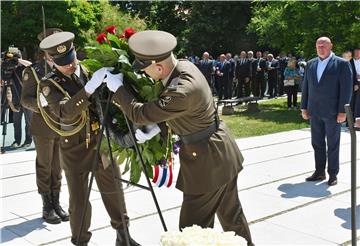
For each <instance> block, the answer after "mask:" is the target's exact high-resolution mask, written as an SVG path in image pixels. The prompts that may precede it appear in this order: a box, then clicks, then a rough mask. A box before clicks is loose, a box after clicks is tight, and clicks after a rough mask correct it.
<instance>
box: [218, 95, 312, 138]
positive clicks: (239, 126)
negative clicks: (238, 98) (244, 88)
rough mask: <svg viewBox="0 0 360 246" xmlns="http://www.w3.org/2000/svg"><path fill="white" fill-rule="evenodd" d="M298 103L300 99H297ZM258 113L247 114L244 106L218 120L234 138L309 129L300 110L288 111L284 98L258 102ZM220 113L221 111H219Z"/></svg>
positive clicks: (221, 116)
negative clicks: (222, 122)
mask: <svg viewBox="0 0 360 246" xmlns="http://www.w3.org/2000/svg"><path fill="white" fill-rule="evenodd" d="M298 102H300V99H299V98H298ZM259 108H260V112H258V113H247V112H245V110H246V105H241V106H237V107H235V114H233V115H221V112H219V115H220V118H221V119H222V120H224V121H225V123H226V125H227V126H228V128H230V130H231V131H232V133H233V135H234V136H235V138H243V137H252V136H260V135H265V134H270V133H276V132H283V131H290V130H295V129H301V128H306V127H309V122H307V121H305V120H303V119H302V117H301V112H300V110H297V111H294V110H291V111H288V109H287V104H286V98H278V99H271V100H268V101H264V102H259ZM219 111H221V110H219Z"/></svg>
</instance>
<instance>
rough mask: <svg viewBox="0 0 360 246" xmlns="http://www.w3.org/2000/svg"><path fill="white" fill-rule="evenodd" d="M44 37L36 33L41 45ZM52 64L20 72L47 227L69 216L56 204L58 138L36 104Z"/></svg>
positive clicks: (57, 195)
mask: <svg viewBox="0 0 360 246" xmlns="http://www.w3.org/2000/svg"><path fill="white" fill-rule="evenodd" d="M61 31H62V30H61V29H58V28H49V29H47V30H46V34H45V35H46V36H49V35H51V34H53V33H56V32H61ZM43 38H44V34H43V33H40V34H39V35H38V39H39V40H40V41H41V40H42V39H43ZM52 65H53V64H51V62H49V61H47V62H46V61H45V60H42V61H40V62H38V63H34V64H32V65H31V66H29V67H26V68H25V70H24V72H23V87H22V94H21V104H22V106H23V107H25V108H27V109H29V110H31V111H32V112H33V114H32V117H31V123H30V133H31V135H32V136H33V138H34V142H35V149H36V184H37V187H38V192H39V193H40V194H41V197H42V201H43V211H42V217H43V219H44V220H45V221H46V222H48V223H50V224H57V223H60V222H61V221H68V220H69V214H68V213H67V212H65V211H64V210H63V209H62V208H61V206H60V202H59V194H60V188H61V178H62V177H61V168H60V159H59V135H58V134H57V133H56V132H54V131H53V130H51V129H50V128H49V126H48V125H47V124H46V123H45V121H44V120H43V118H42V116H41V114H40V111H39V107H38V103H37V95H36V89H37V85H38V84H37V80H36V77H38V78H42V77H43V76H44V75H45V66H47V69H48V70H50V68H51V67H52Z"/></svg>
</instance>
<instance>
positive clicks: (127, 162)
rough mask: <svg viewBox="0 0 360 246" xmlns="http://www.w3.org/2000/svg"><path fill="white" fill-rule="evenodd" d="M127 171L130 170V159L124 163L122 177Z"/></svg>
mask: <svg viewBox="0 0 360 246" xmlns="http://www.w3.org/2000/svg"><path fill="white" fill-rule="evenodd" d="M129 170H130V158H127V159H126V163H125V168H124V171H123V172H122V175H124V174H125V173H127V172H128V171H129Z"/></svg>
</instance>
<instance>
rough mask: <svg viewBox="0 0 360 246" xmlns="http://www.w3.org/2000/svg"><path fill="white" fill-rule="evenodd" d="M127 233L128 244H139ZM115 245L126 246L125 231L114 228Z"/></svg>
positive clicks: (133, 245) (134, 245)
mask: <svg viewBox="0 0 360 246" xmlns="http://www.w3.org/2000/svg"><path fill="white" fill-rule="evenodd" d="M128 231H129V230H128ZM128 235H129V243H130V246H141V245H140V244H138V243H137V242H136V241H135V240H134V239H132V238H131V236H130V234H128ZM115 246H127V244H126V237H125V231H124V230H123V229H118V230H116V242H115Z"/></svg>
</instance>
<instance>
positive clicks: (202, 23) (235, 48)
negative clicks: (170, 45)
mask: <svg viewBox="0 0 360 246" xmlns="http://www.w3.org/2000/svg"><path fill="white" fill-rule="evenodd" d="M250 13H251V9H250V3H249V2H193V4H192V9H191V15H190V17H189V23H188V26H189V28H188V30H187V34H186V38H187V40H188V43H187V49H188V50H190V51H192V52H193V53H194V54H201V53H202V52H204V51H209V52H211V53H212V54H215V55H218V54H219V53H223V52H233V53H240V51H241V50H243V49H245V50H248V49H252V48H255V44H254V35H247V34H246V26H247V24H248V22H249V20H250Z"/></svg>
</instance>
